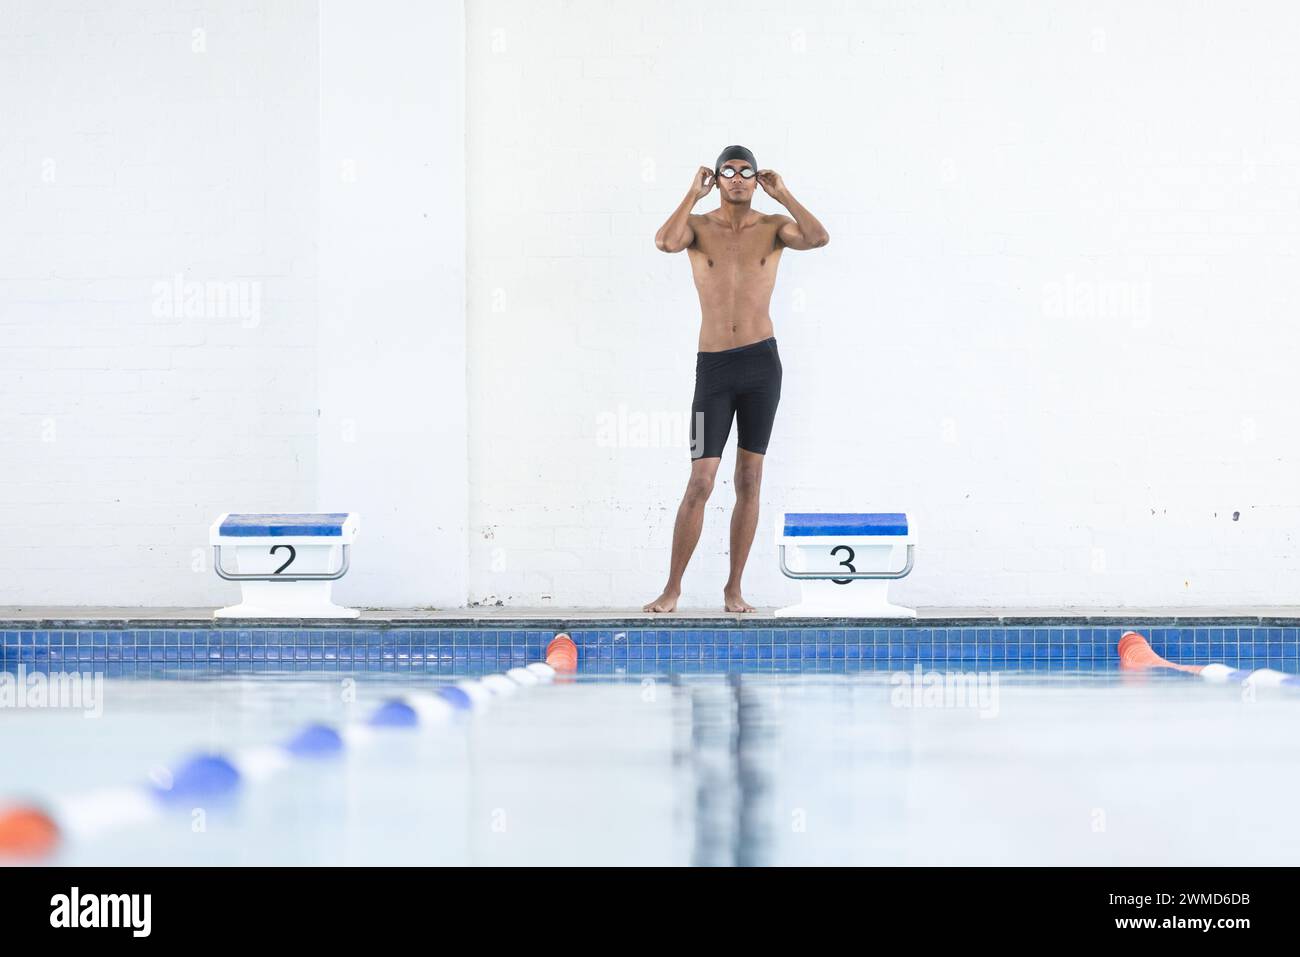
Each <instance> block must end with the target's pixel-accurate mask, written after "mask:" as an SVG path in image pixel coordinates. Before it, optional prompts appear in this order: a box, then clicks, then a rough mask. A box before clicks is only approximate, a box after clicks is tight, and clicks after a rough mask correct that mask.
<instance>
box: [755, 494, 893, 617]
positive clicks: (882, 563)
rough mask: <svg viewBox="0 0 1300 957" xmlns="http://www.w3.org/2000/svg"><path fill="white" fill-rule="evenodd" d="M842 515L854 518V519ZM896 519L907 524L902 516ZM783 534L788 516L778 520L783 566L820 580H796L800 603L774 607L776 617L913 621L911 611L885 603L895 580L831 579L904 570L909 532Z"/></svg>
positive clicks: (778, 543)
mask: <svg viewBox="0 0 1300 957" xmlns="http://www.w3.org/2000/svg"><path fill="white" fill-rule="evenodd" d="M801 514H805V515H806V514H807V513H801ZM835 514H840V513H835ZM846 517H847V519H848V520H852V519H853V517H854V516H852V515H851V514H850V515H848V516H846ZM866 517H867V516H864V518H866ZM875 517H877V518H883V517H884V516H875ZM898 518H899V519H900V520H902V521H904V522H905V521H906V519H905V517H903V516H901V515H900V516H898ZM792 521H793V523H794V525H799V523H800V520H799V518H798V517H797V516H792ZM886 524H887V523H886ZM787 531H788V529H786V518H785V516H784V515H782V516H780V517H779V520H778V522H777V547H778V548H780V547H781V546H784V548H785V563H786V567H787V568H788V569H789V570H790V571H792V572H805V573H806V572H816V573H818V575H819V576H820V577H817V578H799V579H796V581H798V583H799V590H800V593H801V596H800V597H801V600H800V601H799V603H798V604H795V605H790V606H789V607H786V608H778V609H777V610H776V612H775V615H776V617H777V618H915V617H916V609H915V608H905V607H904V606H902V605H895V604H894V603H893V602H891V601H890V600H889V586H890V584H891V583H892V582H893V581H894V580H896V579H894V578H877V579H871V578H859V579H853V580H849V581H843V580H841V582H836V581H835V580H834V579H836V578H839V577H840V576H841V575H844V574H851V573H853V572H859V573H861V572H881V573H886V572H898V571H900V570H902V569H903V568H904V566H905V565H906V564H907V562H908V547H909V546H914V545H915V542H916V538H915V535H914V534H913V533H912V532H911V530H910V528H909V529H908V530H907V531H906V533H904V534H888V535H874V534H866V535H864V534H860V533H858V534H853V533H847V534H846V533H845V532H839V533H836V534H833V535H825V536H822V535H794V534H787V533H786V532H787ZM845 562H848V563H849V566H851V568H850V567H848V566H846V565H845Z"/></svg>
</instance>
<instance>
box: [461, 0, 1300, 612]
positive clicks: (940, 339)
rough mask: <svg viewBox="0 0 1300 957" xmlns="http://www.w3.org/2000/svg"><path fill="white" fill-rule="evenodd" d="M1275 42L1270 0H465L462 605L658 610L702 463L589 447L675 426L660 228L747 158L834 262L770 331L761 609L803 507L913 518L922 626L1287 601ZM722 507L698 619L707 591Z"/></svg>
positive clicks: (1294, 273)
mask: <svg viewBox="0 0 1300 957" xmlns="http://www.w3.org/2000/svg"><path fill="white" fill-rule="evenodd" d="M1297 28H1300V14H1298V13H1297V10H1296V8H1295V7H1294V5H1291V4H1286V3H1282V2H1255V3H1247V4H1244V5H1235V6H1232V7H1230V8H1229V7H1222V6H1215V5H1201V6H1195V7H1194V6H1189V5H1187V4H1179V3H1175V2H1172V0H1167V2H1165V0H1162V2H1156V0H1145V2H1139V3H1124V4H1118V3H1115V4H1103V5H1096V4H1088V5H1061V4H1051V5H1043V4H1036V3H1028V2H1026V3H999V4H991V5H981V6H978V7H975V6H971V5H969V4H966V3H940V2H934V3H926V4H899V3H883V2H882V3H867V2H863V3H847V2H843V3H841V2H820V3H818V2H812V3H809V2H794V0H790V2H785V0H768V2H758V3H752V4H746V5H745V6H744V7H743V8H735V9H729V8H710V7H707V6H703V7H702V6H700V5H699V4H695V3H687V2H675V3H663V4H654V5H650V6H647V5H645V4H631V3H627V4H623V3H617V4H611V3H607V2H596V0H591V2H581V3H579V2H559V0H555V2H548V3H537V2H523V0H509V2H504V0H484V2H474V3H471V4H470V5H469V8H468V26H467V50H468V57H469V60H468V69H469V89H468V96H469V115H470V117H471V124H470V128H469V164H468V165H469V171H470V179H469V202H470V217H471V222H470V232H469V276H470V279H469V342H470V347H469V357H470V378H469V382H470V401H471V408H470V422H471V433H470V477H471V507H470V533H471V537H470V541H471V547H470V553H469V561H470V584H471V588H470V598H471V600H474V601H482V602H496V601H504V602H506V603H519V604H535V603H545V602H547V601H549V602H550V603H553V604H556V605H561V606H562V605H631V604H639V603H641V602H643V601H645V600H648V599H649V598H651V597H653V596H654V595H655V594H657V591H658V588H659V587H660V586H661V585H662V583H663V578H664V576H665V573H666V565H667V556H668V547H669V543H670V541H671V531H672V522H673V517H674V514H675V509H676V505H677V502H678V500H679V498H680V495H681V492H682V489H683V487H684V484H685V480H686V476H687V471H688V461H689V458H688V454H687V452H686V449H685V448H684V447H674V448H659V447H627V446H624V447H617V446H616V447H609V446H608V445H607V444H602V442H601V441H600V433H599V432H598V424H599V423H600V422H601V421H603V420H602V419H601V416H602V415H603V414H608V415H609V416H610V417H611V418H614V419H618V416H619V414H620V407H622V408H623V410H624V416H623V421H627V416H637V415H641V416H646V417H652V416H656V415H676V416H679V417H680V416H682V415H684V414H685V411H686V410H687V409H688V408H689V401H690V392H691V387H692V376H693V363H694V356H693V353H694V351H695V348H696V345H695V343H696V332H697V327H698V315H699V311H698V305H697V302H696V298H695V294H694V290H693V288H692V285H691V280H690V276H689V267H688V265H687V262H686V258H685V256H672V257H670V256H665V255H663V254H661V253H658V252H657V251H656V250H655V249H654V247H653V245H652V242H651V238H652V236H653V233H654V231H655V229H656V228H657V227H658V226H659V224H660V223H661V222H662V221H663V220H664V218H666V216H667V215H668V213H669V212H671V210H672V209H673V207H674V206H675V205H676V203H677V202H678V201H679V199H680V198H681V196H682V195H683V194H684V193H685V190H686V186H687V183H688V181H689V179H690V176H691V174H692V172H693V170H694V169H695V167H696V166H698V165H701V164H705V165H707V164H709V163H711V162H712V160H713V158H714V157H715V156H716V155H717V153H718V151H719V149H720V148H721V147H722V146H724V145H726V144H728V143H733V142H740V143H744V144H746V145H749V146H751V147H752V148H753V149H754V150H755V152H756V154H757V156H758V159H759V162H760V164H761V165H764V166H771V167H773V168H775V169H777V170H779V171H780V172H781V173H782V174H783V175H784V177H785V178H786V181H787V183H788V184H789V185H790V187H791V189H792V190H793V191H794V192H795V194H796V195H797V196H798V197H799V198H800V199H801V200H802V201H803V202H804V203H805V204H806V205H807V206H809V208H811V209H813V210H814V211H815V212H816V213H817V214H818V215H819V216H820V217H821V218H822V220H823V222H825V223H826V224H827V226H828V228H829V229H830V232H831V235H832V241H831V244H830V245H829V246H828V247H826V248H825V249H822V250H817V251H814V252H811V253H790V254H788V255H786V256H785V257H784V260H783V263H782V271H781V276H780V279H779V280H778V285H777V290H776V295H775V298H774V301H773V304H772V313H773V318H774V320H775V324H776V333H777V338H778V340H779V341H780V344H781V353H782V358H783V362H784V367H785V381H784V395H783V399H782V404H781V408H780V411H779V413H778V418H777V424H776V431H775V434H774V437H773V442H772V446H771V448H770V450H769V456H768V462H767V465H766V480H765V486H764V496H763V498H764V508H765V512H764V517H763V520H762V524H761V527H760V531H759V535H758V538H757V541H756V544H755V552H754V556H753V559H752V561H751V570H750V572H749V573H748V575H747V581H748V585H747V596H748V597H749V598H750V600H751V601H754V602H757V603H760V604H765V605H768V604H778V603H784V602H786V601H789V600H791V599H792V598H793V596H794V594H795V590H794V587H793V585H792V584H791V583H788V582H786V581H785V580H784V579H782V578H781V577H780V575H779V573H778V572H776V570H775V559H774V554H773V549H772V547H771V545H770V542H771V531H772V529H771V521H772V516H773V511H774V510H775V509H776V508H777V507H784V506H787V505H798V504H806V505H809V506H813V507H837V506H843V507H847V508H878V509H894V508H901V509H906V510H907V511H909V512H910V513H911V514H913V515H914V516H915V518H916V520H917V522H918V523H919V525H920V527H921V530H922V533H923V535H924V540H923V546H922V551H921V557H920V561H919V563H918V567H917V571H916V573H915V574H914V576H913V577H912V578H910V579H908V580H907V581H906V582H904V583H902V584H901V586H900V587H899V588H898V594H899V597H900V598H901V599H902V600H904V601H909V602H914V603H916V604H919V605H968V604H969V605H1011V606H1035V605H1037V606H1043V605H1057V604H1070V605H1117V604H1160V605H1164V604H1167V605H1198V604H1216V603H1228V604H1248V603H1294V602H1295V601H1297V600H1300V595H1297V592H1296V590H1295V588H1294V587H1293V583H1296V582H1297V581H1300V556H1298V555H1297V549H1296V536H1295V531H1294V529H1295V528H1296V524H1297V519H1300V497H1298V496H1300V492H1298V490H1300V449H1297V438H1300V428H1297V427H1298V426H1300V411H1298V406H1297V403H1296V402H1295V401H1294V399H1293V397H1292V394H1291V393H1292V391H1293V390H1292V379H1293V373H1292V367H1293V366H1294V363H1295V356H1296V353H1297V350H1296V346H1297V343H1298V342H1300V334H1298V333H1297V326H1296V320H1297V319H1298V318H1300V316H1298V315H1297V313H1298V311H1300V310H1298V309H1297V307H1298V306H1300V270H1298V269H1297V265H1300V263H1298V262H1297V254H1300V231H1298V227H1300V202H1298V195H1300V193H1298V190H1300V173H1298V163H1300V108H1298V107H1300V103H1297V99H1298V98H1300V67H1298V66H1297V60H1296V58H1295V57H1294V55H1293V53H1292V51H1291V50H1290V45H1291V40H1290V38H1293V37H1294V36H1296V34H1297ZM714 205H716V201H714V200H712V199H711V200H708V201H705V202H702V203H700V204H699V205H698V206H697V207H696V208H697V211H703V210H705V209H708V208H712V206H714ZM757 205H759V206H760V208H764V209H769V210H772V209H775V206H774V204H773V203H772V201H771V200H769V199H767V198H766V197H762V198H761V199H760V200H759V201H758V203H757ZM731 442H732V445H731V448H730V449H729V450H728V453H727V455H726V456H725V458H724V461H723V465H722V470H721V471H720V473H719V475H720V477H726V478H727V479H729V477H730V473H731V469H732V468H733V461H734V442H735V436H734V432H733V435H732V440H731ZM732 497H733V492H732V488H731V485H730V482H729V481H727V482H725V483H720V484H719V486H718V488H717V490H716V491H715V493H714V498H713V500H712V501H711V502H710V506H709V512H708V517H707V519H706V525H705V530H704V535H703V538H702V540H701V543H700V548H699V550H698V551H697V553H696V558H695V560H694V562H693V563H692V566H691V568H690V569H689V570H688V572H687V581H686V588H687V591H686V594H685V595H684V596H683V604H686V605H696V606H700V605H703V606H715V605H716V604H717V603H718V601H719V600H720V589H721V585H722V582H723V581H724V580H725V578H726V574H727V569H726V549H727V518H728V514H729V508H730V503H731V499H732ZM1234 513H1237V514H1238V517H1237V519H1236V520H1234V518H1233V515H1234Z"/></svg>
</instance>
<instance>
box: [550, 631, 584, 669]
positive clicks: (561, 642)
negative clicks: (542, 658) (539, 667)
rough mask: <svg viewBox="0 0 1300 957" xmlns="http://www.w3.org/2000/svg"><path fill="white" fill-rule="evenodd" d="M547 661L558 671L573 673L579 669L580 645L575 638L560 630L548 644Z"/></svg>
mask: <svg viewBox="0 0 1300 957" xmlns="http://www.w3.org/2000/svg"><path fill="white" fill-rule="evenodd" d="M546 663H547V664H548V665H550V666H551V667H552V668H554V669H555V670H556V671H558V672H562V673H570V674H571V673H572V672H575V671H577V670H578V646H577V645H575V644H574V643H573V639H572V638H570V637H569V636H568V635H566V634H565V633H564V632H560V633H559V634H558V635H556V636H555V637H554V638H552V639H551V643H550V644H549V645H547V646H546Z"/></svg>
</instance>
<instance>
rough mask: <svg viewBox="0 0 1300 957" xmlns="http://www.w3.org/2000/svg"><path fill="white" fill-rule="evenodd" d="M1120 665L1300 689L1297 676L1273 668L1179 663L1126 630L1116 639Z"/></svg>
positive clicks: (1130, 668) (1299, 676) (1132, 668)
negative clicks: (1170, 659) (1158, 652)
mask: <svg viewBox="0 0 1300 957" xmlns="http://www.w3.org/2000/svg"><path fill="white" fill-rule="evenodd" d="M1119 665H1120V667H1121V668H1123V669H1125V670H1130V671H1145V670H1147V669H1149V668H1172V669H1173V670H1175V671H1182V672H1186V673H1187V674H1193V675H1200V676H1201V677H1202V678H1204V679H1205V680H1206V681H1211V682H1214V683H1215V684H1227V683H1228V682H1233V681H1235V682H1237V683H1239V684H1245V685H1252V686H1254V687H1258V688H1300V675H1289V674H1286V673H1285V672H1281V671H1274V670H1273V669H1272V668H1253V669H1252V668H1232V667H1229V666H1228V665H1225V664H1222V663H1218V662H1216V663H1214V664H1208V665H1182V664H1177V663H1175V662H1172V661H1168V660H1167V659H1165V658H1162V657H1160V655H1158V654H1156V652H1155V649H1154V648H1152V647H1151V642H1149V641H1147V640H1146V638H1145V637H1144V636H1143V635H1140V634H1138V633H1137V632H1136V631H1126V632H1124V635H1123V636H1122V637H1121V638H1120V640H1119Z"/></svg>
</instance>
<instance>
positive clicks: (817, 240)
mask: <svg viewBox="0 0 1300 957" xmlns="http://www.w3.org/2000/svg"><path fill="white" fill-rule="evenodd" d="M758 185H759V186H761V187H763V192H765V193H767V195H769V196H771V197H772V198H773V199H774V200H776V201H777V202H778V203H780V204H781V205H782V206H784V207H785V208H786V209H788V210H789V211H790V215H791V216H793V217H794V219H793V220H791V219H790V218H789V217H786V216H782V217H781V218H782V219H784V220H785V222H783V223H782V224H781V226H780V228H779V229H777V231H776V235H777V238H778V239H780V240H781V242H782V244H784V245H786V246H788V247H789V248H791V249H816V248H818V247H819V246H825V245H826V244H827V243H828V242H830V241H831V234H830V233H828V232H827V231H826V227H825V226H823V225H822V224H821V221H820V220H818V218H817V217H816V216H814V215H813V214H812V213H810V212H808V210H807V209H805V208H804V206H803V204H802V203H800V202H799V200H797V199H795V198H794V194H792V193H791V192H790V190H789V189H788V188H787V187H786V185H785V182H784V181H783V180H782V179H781V174H780V173H778V172H776V171H775V170H770V169H765V170H759V173H758Z"/></svg>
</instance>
